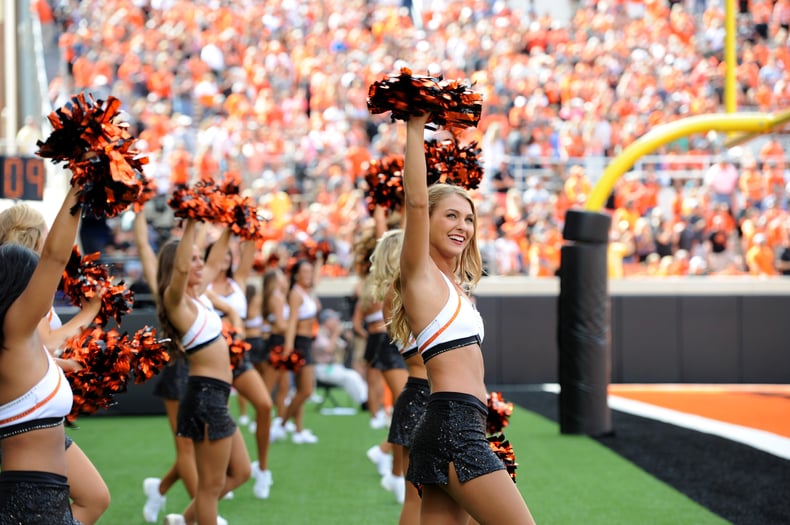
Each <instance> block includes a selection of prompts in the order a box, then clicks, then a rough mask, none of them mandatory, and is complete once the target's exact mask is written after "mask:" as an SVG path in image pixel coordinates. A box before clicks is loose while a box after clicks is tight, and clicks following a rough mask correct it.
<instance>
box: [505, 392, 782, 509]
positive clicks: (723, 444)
mask: <svg viewBox="0 0 790 525" xmlns="http://www.w3.org/2000/svg"><path fill="white" fill-rule="evenodd" d="M498 390H499V391H501V392H502V396H503V397H504V398H505V399H507V400H508V401H512V402H513V403H515V404H517V405H518V406H520V407H522V408H525V409H526V410H530V411H532V412H535V413H537V414H540V415H542V416H543V417H546V418H548V419H551V420H553V421H555V422H556V421H557V420H558V414H559V406H558V402H557V395H556V394H552V393H548V392H542V391H516V390H511V391H508V390H507V387H502V388H499V389H498ZM612 428H613V433H612V435H608V436H606V437H601V438H597V441H598V442H599V443H601V444H602V445H604V446H606V447H608V448H609V449H611V450H612V451H614V452H616V453H618V454H620V455H621V456H623V457H625V458H626V459H628V460H629V461H631V462H632V463H634V464H636V465H637V466H639V467H640V468H642V469H643V470H645V471H646V472H648V473H650V474H651V475H653V476H655V477H656V478H658V479H660V480H661V481H663V482H664V483H666V484H668V485H670V486H672V487H674V488H675V489H676V490H678V491H679V492H682V493H683V494H685V495H686V496H688V497H689V498H691V499H692V500H694V501H695V502H697V503H699V504H700V505H703V506H704V507H706V508H708V509H709V510H710V511H711V512H714V513H715V514H717V515H719V516H721V517H722V518H724V519H726V520H728V521H730V522H732V523H735V524H737V525H774V524H776V525H779V524H788V523H790V461H788V460H785V459H782V458H778V457H776V456H773V455H771V454H768V453H766V452H762V451H760V450H756V449H753V448H751V447H748V446H746V445H742V444H740V443H736V442H733V441H729V440H727V439H724V438H720V437H717V436H712V435H710V434H705V433H702V432H695V431H693V430H689V429H685V428H681V427H677V426H674V425H669V424H666V423H661V422H659V421H655V420H652V419H648V418H643V417H638V416H634V415H631V414H626V413H623V412H618V411H613V412H612Z"/></svg>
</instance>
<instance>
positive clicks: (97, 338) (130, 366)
mask: <svg viewBox="0 0 790 525" xmlns="http://www.w3.org/2000/svg"><path fill="white" fill-rule="evenodd" d="M154 334H155V332H154V330H153V329H151V328H149V327H147V326H146V327H144V328H142V329H140V330H138V331H137V332H136V333H135V334H134V335H133V336H131V337H130V336H129V335H128V334H125V333H124V334H123V335H121V334H119V333H118V331H117V330H115V329H112V330H108V331H104V330H102V329H101V328H99V327H92V328H88V329H86V330H84V331H83V332H82V333H81V334H79V335H76V336H74V337H72V338H70V339H68V340H67V341H66V343H65V345H64V350H63V353H62V354H61V356H60V357H61V359H66V360H72V361H76V362H77V363H79V365H80V366H81V367H82V368H81V369H80V370H76V371H67V372H65V374H66V378H67V379H68V381H69V384H70V385H71V390H72V393H73V396H74V400H73V404H72V409H71V412H70V413H69V415H68V416H67V417H66V419H67V421H68V422H69V423H73V422H74V421H75V420H76V419H77V417H78V416H79V415H80V414H93V413H95V412H97V411H98V410H100V409H106V408H109V407H111V406H112V405H114V404H115V400H114V396H115V395H116V394H119V393H123V392H126V389H127V385H128V382H129V378H130V377H131V375H132V374H134V378H135V379H134V381H135V382H136V383H143V382H145V381H147V380H148V379H150V378H151V377H153V376H154V375H155V374H157V373H158V372H159V371H160V370H161V369H162V368H163V367H164V366H165V365H166V364H167V361H168V360H169V355H168V353H167V350H166V346H165V344H164V341H158V340H157V339H156V338H155V337H154Z"/></svg>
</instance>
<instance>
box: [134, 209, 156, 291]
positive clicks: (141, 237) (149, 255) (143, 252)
mask: <svg viewBox="0 0 790 525" xmlns="http://www.w3.org/2000/svg"><path fill="white" fill-rule="evenodd" d="M133 230H134V244H135V246H137V253H138V255H139V256H140V264H141V265H142V266H143V277H145V282H147V283H148V287H149V288H151V293H152V294H154V295H156V254H155V253H154V249H153V248H151V242H150V241H149V239H148V222H147V221H146V218H145V214H144V213H143V212H142V211H140V213H138V214H137V215H135V216H134V228H133Z"/></svg>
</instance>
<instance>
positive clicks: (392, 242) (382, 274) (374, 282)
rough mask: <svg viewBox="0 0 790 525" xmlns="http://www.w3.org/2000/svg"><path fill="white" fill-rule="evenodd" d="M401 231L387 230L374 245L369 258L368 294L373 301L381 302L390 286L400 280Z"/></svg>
mask: <svg viewBox="0 0 790 525" xmlns="http://www.w3.org/2000/svg"><path fill="white" fill-rule="evenodd" d="M402 245H403V230H402V229H400V228H399V229H396V230H389V231H388V232H385V233H384V235H382V236H381V238H380V239H379V240H378V242H377V243H376V248H375V249H374V250H373V253H372V254H371V256H370V262H371V263H372V264H371V267H370V275H369V276H368V280H369V281H370V294H371V296H372V297H373V300H375V301H379V302H380V301H383V300H384V296H385V295H386V294H387V291H388V290H389V288H390V286H392V284H393V283H394V282H395V281H396V280H397V279H398V278H400V249H401V246H402Z"/></svg>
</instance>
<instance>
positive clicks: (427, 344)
mask: <svg viewBox="0 0 790 525" xmlns="http://www.w3.org/2000/svg"><path fill="white" fill-rule="evenodd" d="M455 294H456V295H457V296H458V306H457V307H456V308H455V312H453V315H452V317H450V319H448V320H447V322H446V323H444V326H442V327H441V328H439V329H438V330H437V331H436V332H435V333H434V334H433V335H432V336H431V337H429V338H428V340H427V341H425V342H424V343H423V344H422V346H421V347H420V353H422V352H423V350H425V349H426V348H427V347H428V346H429V345H430V344H431V343H432V342H433V341H434V340H435V339H436V338H437V337H439V336H440V335H441V334H442V332H444V331H445V330H447V328H448V327H449V326H450V325H451V324H453V321H455V318H456V317H458V313H459V312H460V311H461V294H459V293H458V292H455Z"/></svg>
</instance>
